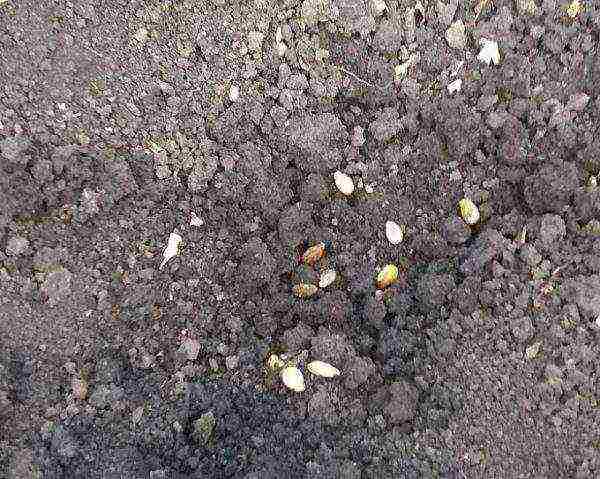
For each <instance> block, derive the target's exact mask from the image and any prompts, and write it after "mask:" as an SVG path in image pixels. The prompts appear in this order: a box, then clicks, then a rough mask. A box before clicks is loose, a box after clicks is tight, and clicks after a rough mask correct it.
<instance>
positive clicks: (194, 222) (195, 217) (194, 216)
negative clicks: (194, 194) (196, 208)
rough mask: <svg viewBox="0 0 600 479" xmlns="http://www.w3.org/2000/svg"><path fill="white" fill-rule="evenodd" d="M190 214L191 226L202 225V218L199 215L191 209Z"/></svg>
mask: <svg viewBox="0 0 600 479" xmlns="http://www.w3.org/2000/svg"><path fill="white" fill-rule="evenodd" d="M190 216H191V218H190V224H191V225H192V226H198V227H200V226H203V225H204V221H203V220H202V218H200V217H199V216H198V215H197V214H196V213H194V212H193V211H192V214H191V215H190Z"/></svg>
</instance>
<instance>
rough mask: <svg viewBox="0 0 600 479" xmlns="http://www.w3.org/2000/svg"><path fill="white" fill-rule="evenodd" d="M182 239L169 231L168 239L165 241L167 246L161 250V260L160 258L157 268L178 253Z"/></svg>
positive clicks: (161, 266)
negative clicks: (160, 261)
mask: <svg viewBox="0 0 600 479" xmlns="http://www.w3.org/2000/svg"><path fill="white" fill-rule="evenodd" d="M182 241H183V238H182V237H181V236H179V235H178V234H177V233H171V234H170V235H169V241H168V243H167V247H166V248H165V250H164V251H163V260H162V263H160V268H159V269H162V268H163V266H164V265H165V264H167V261H169V260H170V259H171V258H173V257H174V256H177V255H178V254H179V245H180V244H181V242H182Z"/></svg>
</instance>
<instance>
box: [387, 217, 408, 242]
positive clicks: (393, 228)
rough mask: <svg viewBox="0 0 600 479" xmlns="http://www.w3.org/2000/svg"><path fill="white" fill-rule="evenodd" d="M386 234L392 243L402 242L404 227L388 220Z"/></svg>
mask: <svg viewBox="0 0 600 479" xmlns="http://www.w3.org/2000/svg"><path fill="white" fill-rule="evenodd" d="M385 236H386V238H387V239H388V241H389V242H390V243H392V244H399V243H402V240H404V227H402V226H400V225H399V224H398V223H396V222H395V221H386V223H385Z"/></svg>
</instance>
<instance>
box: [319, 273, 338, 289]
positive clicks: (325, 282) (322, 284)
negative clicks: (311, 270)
mask: <svg viewBox="0 0 600 479" xmlns="http://www.w3.org/2000/svg"><path fill="white" fill-rule="evenodd" d="M336 278H337V273H336V272H335V270H333V269H328V270H327V271H323V273H322V274H321V279H319V288H326V287H327V286H329V285H331V284H333V282H334V281H335V279H336Z"/></svg>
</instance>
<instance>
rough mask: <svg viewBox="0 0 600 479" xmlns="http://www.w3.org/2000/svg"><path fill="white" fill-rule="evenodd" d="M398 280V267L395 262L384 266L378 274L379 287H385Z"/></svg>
mask: <svg viewBox="0 0 600 479" xmlns="http://www.w3.org/2000/svg"><path fill="white" fill-rule="evenodd" d="M397 280H398V267H397V266H396V265H395V264H388V265H386V266H384V267H383V268H382V269H381V271H379V274H378V275H377V287H378V288H379V289H384V288H387V287H388V286H390V285H391V284H393V283H395V282H396V281H397Z"/></svg>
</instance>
